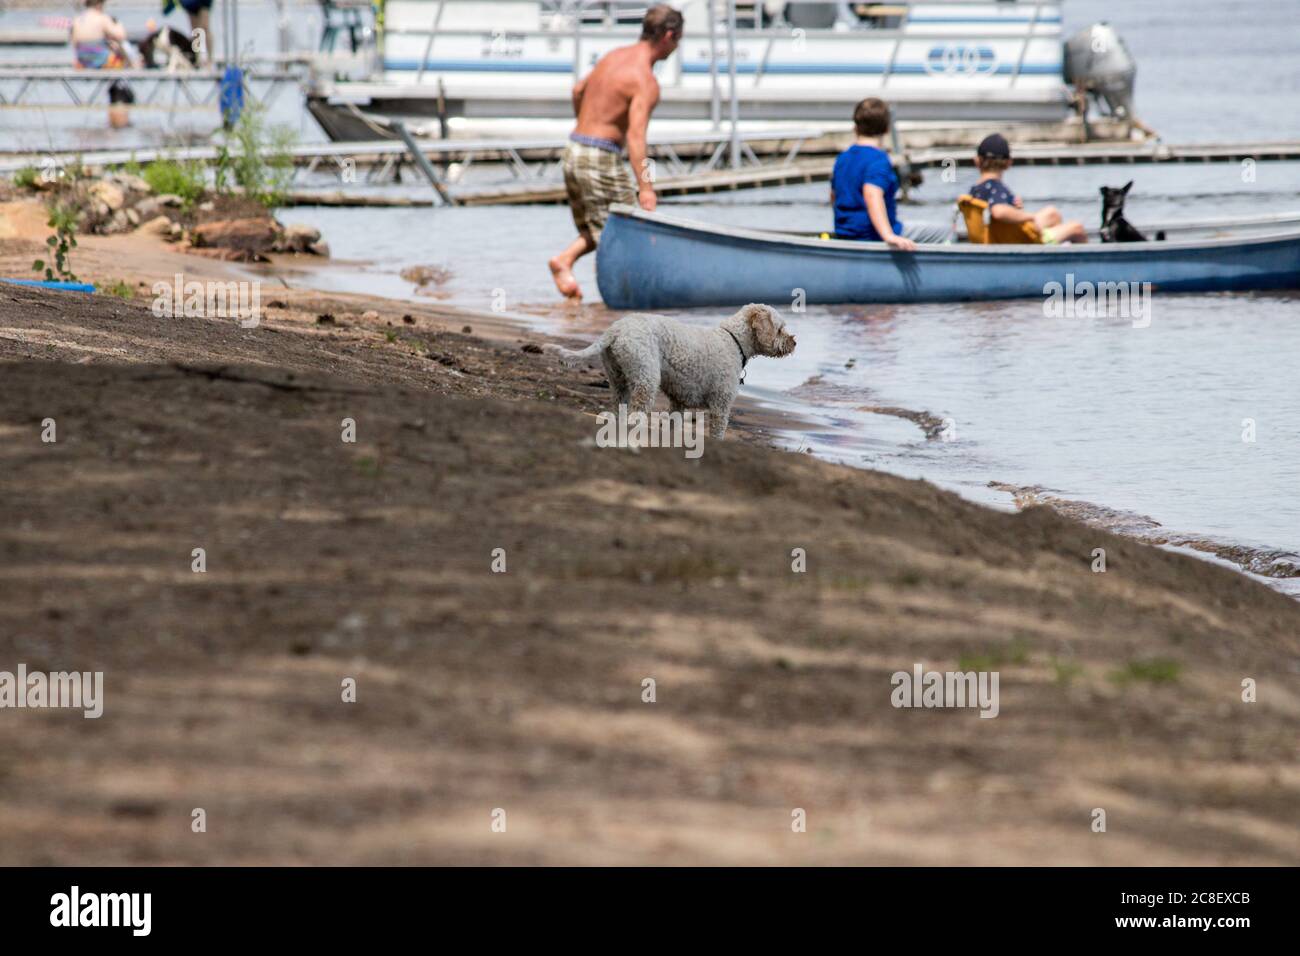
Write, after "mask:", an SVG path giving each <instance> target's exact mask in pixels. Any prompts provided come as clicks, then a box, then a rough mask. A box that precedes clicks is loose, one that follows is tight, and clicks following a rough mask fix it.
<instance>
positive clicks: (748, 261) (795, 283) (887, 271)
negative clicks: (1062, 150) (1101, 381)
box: [596, 207, 1300, 309]
mask: <svg viewBox="0 0 1300 956" xmlns="http://www.w3.org/2000/svg"><path fill="white" fill-rule="evenodd" d="M596 273H597V282H598V285H599V286H600V294H601V297H602V298H603V299H604V300H605V304H606V305H608V306H610V307H611V308H615V309H674V308H692V307H697V306H729V305H741V304H744V303H746V302H755V301H762V302H787V301H791V300H793V299H794V298H796V297H797V296H798V295H799V291H798V290H803V295H804V301H805V302H807V303H810V304H827V305H831V304H852V303H876V302H879V303H886V302H966V301H976V300H988V299H1016V298H1044V297H1045V296H1047V295H1048V294H1049V292H1051V291H1052V290H1053V289H1054V288H1055V287H1054V286H1053V283H1056V284H1059V285H1060V286H1061V287H1063V288H1075V289H1078V288H1081V287H1082V286H1083V284H1084V283H1093V284H1101V283H1150V284H1151V290H1152V291H1161V292H1236V291H1250V290H1266V289H1295V288H1300V233H1291V234H1284V235H1273V236H1262V237H1256V238H1249V239H1240V240H1224V239H1213V240H1205V241H1202V242H1167V243H1166V242H1147V243H1128V244H1113V245H1100V244H1092V245H1088V246H1068V245H1067V246H970V245H966V244H961V245H953V246H928V247H922V248H921V249H920V250H918V251H917V252H912V253H907V252H895V251H893V250H890V249H889V248H888V247H887V246H885V245H884V244H883V243H868V242H863V243H858V242H842V241H818V240H815V239H806V238H803V237H797V236H782V235H781V234H778V233H761V232H757V231H753V230H739V229H728V228H719V227H713V226H709V225H706V224H703V223H691V222H687V221H684V220H676V219H670V218H667V217H664V216H660V215H658V214H650V213H644V212H642V211H640V210H632V209H630V208H628V207H616V209H615V211H614V212H613V213H612V214H611V215H610V218H609V222H608V223H607V225H606V227H605V230H604V232H603V233H602V235H601V243H600V248H599V250H598V251H597V260H596Z"/></svg>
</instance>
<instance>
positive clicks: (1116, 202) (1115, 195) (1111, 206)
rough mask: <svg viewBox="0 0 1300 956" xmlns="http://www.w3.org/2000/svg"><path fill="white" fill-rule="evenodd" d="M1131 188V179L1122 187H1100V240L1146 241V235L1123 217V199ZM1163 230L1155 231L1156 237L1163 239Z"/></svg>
mask: <svg viewBox="0 0 1300 956" xmlns="http://www.w3.org/2000/svg"><path fill="white" fill-rule="evenodd" d="M1132 188H1133V180H1131V179H1130V180H1129V181H1128V183H1127V184H1126V185H1125V186H1124V187H1123V188H1122V189H1116V188H1115V187H1114V186H1102V187H1101V241H1102V242H1146V241H1147V237H1146V236H1144V235H1142V233H1141V232H1139V231H1138V229H1137V227H1136V226H1134V225H1133V223H1131V222H1129V221H1128V220H1127V219H1125V218H1124V200H1125V199H1126V198H1127V197H1128V191H1129V190H1130V189H1132ZM1164 237H1165V234H1164V232H1158V233H1156V239H1157V240H1162V239H1164Z"/></svg>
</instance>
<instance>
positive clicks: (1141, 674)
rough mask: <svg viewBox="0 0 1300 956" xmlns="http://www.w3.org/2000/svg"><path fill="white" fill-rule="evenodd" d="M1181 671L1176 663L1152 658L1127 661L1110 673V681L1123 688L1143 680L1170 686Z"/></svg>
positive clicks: (1180, 667)
mask: <svg viewBox="0 0 1300 956" xmlns="http://www.w3.org/2000/svg"><path fill="white" fill-rule="evenodd" d="M1182 669H1183V667H1182V665H1181V664H1179V663H1178V662H1177V661H1171V660H1169V659H1168V658H1164V657H1153V658H1151V659H1149V660H1145V661H1129V662H1128V663H1127V664H1125V665H1124V666H1123V667H1122V668H1120V669H1119V670H1115V671H1111V673H1110V679H1111V680H1112V681H1114V682H1115V683H1116V684H1119V685H1120V686H1123V685H1125V684H1131V683H1133V682H1134V681H1140V680H1144V681H1147V682H1149V683H1152V684H1172V683H1173V682H1174V681H1176V680H1178V674H1179V672H1181V671H1182Z"/></svg>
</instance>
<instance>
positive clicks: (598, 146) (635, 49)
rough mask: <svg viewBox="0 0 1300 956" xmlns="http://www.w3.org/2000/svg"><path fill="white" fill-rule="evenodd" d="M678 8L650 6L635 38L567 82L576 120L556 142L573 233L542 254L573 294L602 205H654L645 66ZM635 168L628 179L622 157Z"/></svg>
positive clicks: (670, 29) (651, 82) (676, 32)
mask: <svg viewBox="0 0 1300 956" xmlns="http://www.w3.org/2000/svg"><path fill="white" fill-rule="evenodd" d="M682 24H683V20H682V15H681V14H680V13H678V12H677V11H676V10H674V9H673V8H672V7H670V6H668V5H666V4H662V3H661V4H659V5H658V6H654V7H651V8H650V9H649V10H648V11H647V12H646V15H645V19H644V20H643V21H642V22H641V39H640V40H639V41H637V42H636V43H634V44H632V45H631V46H624V47H619V48H618V49H617V50H612V51H610V52H609V53H607V54H606V55H605V56H603V57H602V58H601V60H600V62H599V63H597V64H596V68H595V69H594V70H592V71H591V73H590V74H588V76H587V77H586V78H585V79H583V80H582V81H581V82H580V83H578V85H577V86H575V87H574V88H573V112H574V115H575V116H577V118H578V124H577V126H576V127H575V128H574V130H573V132H572V133H571V134H570V135H569V143H568V145H567V146H566V147H565V150H564V188H565V191H566V192H567V193H568V195H569V208H570V209H571V210H572V212H573V222H574V225H576V226H577V227H578V238H577V239H575V240H574V241H573V242H572V243H570V244H569V247H568V248H567V249H565V250H564V251H563V252H561V253H560V254H559V255H558V256H556V257H555V258H553V259H552V260H551V261H550V263H549V264H550V267H551V276H552V277H553V278H554V279H555V287H556V288H557V289H559V290H560V292H561V293H563V294H564V295H565V296H567V297H569V298H570V299H581V298H582V290H581V289H579V288H578V282H577V280H576V279H574V277H573V264H574V263H575V262H577V261H578V260H579V259H580V258H582V257H583V256H585V255H586V254H587V253H589V252H591V251H592V250H593V249H595V248H596V244H597V243H598V242H599V241H600V231H601V230H602V229H603V228H604V227H605V219H606V218H607V217H608V215H609V207H610V206H611V205H613V204H614V203H628V204H630V203H631V202H632V199H633V197H634V196H635V197H636V199H637V200H638V201H639V202H640V203H641V208H642V209H645V210H647V211H652V210H653V209H654V208H655V189H654V183H653V182H651V177H650V174H649V171H648V168H647V163H646V145H645V138H646V127H647V126H648V125H649V123H650V114H651V113H652V112H653V111H654V108H655V106H656V105H658V103H659V83H658V82H657V81H656V80H655V75H654V70H653V67H654V65H655V64H656V63H658V62H659V61H660V60H666V59H667V58H668V57H669V56H671V55H672V52H673V51H674V50H676V49H677V44H678V42H679V41H680V40H681V38H682ZM625 142H626V144H627V158H628V161H629V162H630V163H631V164H632V169H633V171H635V172H636V173H638V174H639V175H638V176H637V177H636V180H635V183H634V181H633V179H632V178H630V177H629V176H628V167H627V164H626V163H624V162H623V156H622V153H623V145H624V143H625Z"/></svg>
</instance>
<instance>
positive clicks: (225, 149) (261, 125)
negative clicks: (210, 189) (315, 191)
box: [216, 104, 295, 209]
mask: <svg viewBox="0 0 1300 956" xmlns="http://www.w3.org/2000/svg"><path fill="white" fill-rule="evenodd" d="M294 139H295V136H294V132H293V130H291V129H289V128H288V127H285V126H271V127H268V126H267V125H266V118H265V115H264V112H263V110H262V108H261V107H259V106H256V105H254V104H249V105H248V106H246V107H245V108H244V111H243V112H242V113H241V114H240V117H239V122H238V123H236V124H235V126H234V128H233V129H232V130H230V132H229V133H228V134H227V136H226V139H225V142H223V143H222V144H221V145H220V146H219V147H218V148H217V165H216V190H217V192H219V193H228V192H232V191H233V190H234V189H235V187H238V188H239V189H242V190H243V192H244V195H246V196H248V197H249V198H250V199H253V200H256V201H257V202H259V203H261V204H262V205H263V206H265V207H266V208H268V209H270V208H272V207H274V206H279V205H281V204H283V202H284V198H285V195H286V194H287V193H288V191H289V185H290V183H291V181H292V180H293V157H292V156H291V155H290V154H289V150H290V148H291V147H292V146H293V144H294Z"/></svg>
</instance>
